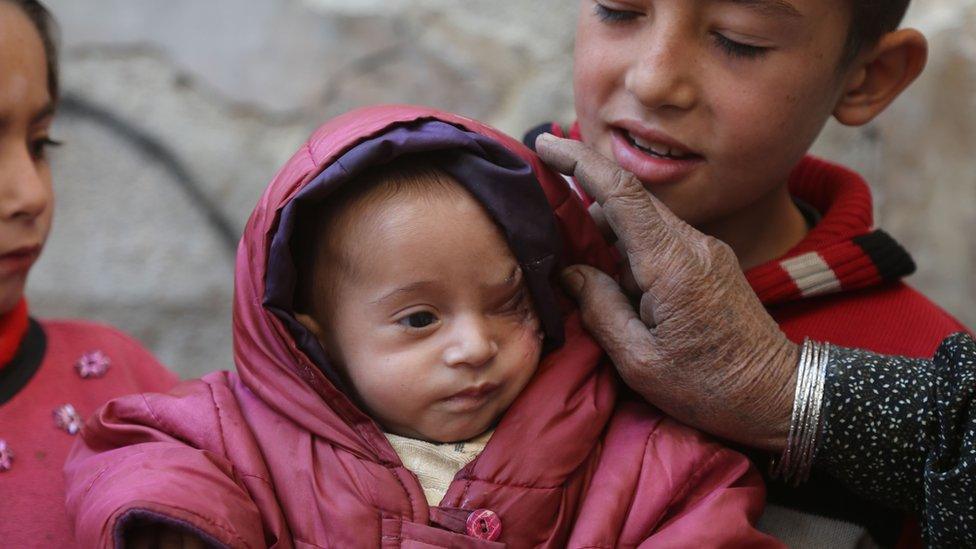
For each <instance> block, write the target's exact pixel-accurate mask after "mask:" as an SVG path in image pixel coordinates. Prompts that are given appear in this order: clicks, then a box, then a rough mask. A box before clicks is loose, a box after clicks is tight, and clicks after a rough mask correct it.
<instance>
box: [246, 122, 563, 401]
mask: <svg viewBox="0 0 976 549" xmlns="http://www.w3.org/2000/svg"><path fill="white" fill-rule="evenodd" d="M430 152H439V154H437V155H436V157H435V158H436V160H435V161H436V163H437V167H438V168H440V169H441V170H443V171H444V172H446V173H447V174H449V175H451V176H452V177H453V178H454V179H455V180H456V181H457V182H458V183H459V184H460V185H461V186H462V187H464V188H465V189H466V190H467V191H468V192H469V193H470V194H471V195H472V196H473V197H474V198H475V199H476V200H477V201H478V202H479V203H480V204H481V205H482V206H483V207H484V208H485V210H486V211H487V212H488V214H489V216H490V217H491V218H492V219H493V220H494V221H495V223H497V224H498V226H499V227H500V228H501V229H502V232H503V233H504V235H505V238H506V240H507V241H508V244H509V247H510V248H511V250H512V253H513V255H514V256H515V259H516V260H517V261H518V262H519V264H520V265H521V267H522V270H523V273H524V275H525V281H526V285H527V287H528V289H529V292H530V293H531V294H532V299H533V301H534V302H535V306H536V310H537V311H538V313H539V319H540V321H541V325H542V329H543V332H544V334H545V336H546V349H552V348H554V347H558V346H560V345H562V343H563V323H562V315H561V313H560V309H559V305H558V302H557V300H556V296H555V293H554V292H553V289H552V284H551V276H552V274H553V270H554V268H555V266H556V265H557V264H558V261H559V256H560V252H561V243H560V237H559V232H558V229H557V227H556V221H555V218H554V217H553V213H552V210H551V209H550V206H549V202H548V201H547V200H546V196H545V193H544V192H543V191H542V189H541V187H540V186H539V183H538V181H537V179H536V177H535V175H534V173H533V172H532V168H531V167H530V166H529V165H528V164H527V163H526V162H525V161H523V160H522V159H521V158H519V157H518V156H517V155H515V153H513V152H511V151H509V150H508V149H507V148H505V147H504V146H503V145H501V144H500V143H498V142H496V141H494V140H493V139H490V138H488V137H485V136H483V135H481V134H478V133H474V132H470V131H467V130H464V129H461V128H458V127H457V126H453V125H451V124H448V123H446V122H442V121H439V120H421V121H414V122H410V123H405V124H398V125H394V126H391V128H390V129H389V130H388V131H386V132H385V133H383V134H382V135H379V136H376V137H372V138H370V139H367V140H365V141H363V142H362V143H360V144H358V145H356V146H354V147H353V148H351V149H350V150H348V151H347V152H345V153H344V154H343V155H342V156H341V157H339V158H338V159H337V160H336V161H334V162H332V163H331V164H330V165H329V166H327V167H326V168H325V169H324V170H323V171H322V173H320V174H319V175H318V176H317V177H315V178H314V179H313V180H312V181H310V182H309V183H308V184H306V185H305V187H304V188H303V189H302V190H300V191H299V192H298V193H297V194H296V195H295V197H294V198H293V199H292V200H291V201H290V202H289V203H288V204H286V205H285V206H284V207H283V208H282V210H281V215H280V218H279V221H278V225H277V228H276V230H275V233H274V237H273V238H272V241H271V249H270V252H269V255H268V266H267V267H268V268H267V271H266V274H265V294H264V302H263V304H264V306H265V307H266V308H267V309H268V310H269V311H271V312H272V313H273V314H274V315H275V316H277V317H278V318H279V319H280V320H281V321H282V322H283V323H284V324H285V326H286V327H287V328H288V330H289V331H290V332H291V334H292V336H293V337H294V338H295V341H296V343H297V344H298V347H299V348H300V349H301V350H302V351H303V352H304V353H305V354H306V355H307V356H308V357H309V358H310V359H311V360H312V361H313V362H314V363H315V364H316V365H317V366H318V367H319V368H320V369H321V370H322V372H323V373H324V374H325V375H326V377H328V379H329V380H330V381H331V382H332V383H333V384H334V385H335V386H336V387H337V388H338V389H339V390H341V391H343V392H346V393H347V394H349V393H348V391H347V390H346V389H347V388H346V387H345V384H344V383H343V381H342V379H341V376H339V375H338V372H337V371H336V370H335V368H334V367H333V366H332V365H331V364H330V363H329V360H328V358H327V356H326V353H325V351H324V349H323V348H322V346H321V345H320V344H319V342H318V340H317V339H316V338H315V337H314V336H313V335H312V334H311V332H309V331H308V330H307V329H305V327H304V326H302V325H301V324H300V323H299V322H298V321H297V320H296V319H295V317H294V314H293V308H294V293H295V283H296V273H295V264H294V261H293V258H292V248H291V236H292V231H293V230H294V227H295V224H296V221H297V219H298V217H299V213H300V212H301V211H303V209H305V208H308V207H309V206H312V205H315V204H317V203H320V202H322V201H324V200H327V199H328V198H329V196H330V195H331V194H332V193H333V192H335V191H336V189H338V188H339V187H341V186H342V185H345V184H347V183H350V182H352V183H354V182H355V177H356V176H357V175H359V174H362V173H364V172H365V171H367V170H369V169H371V168H375V167H376V166H380V165H383V164H387V163H389V162H391V161H393V160H394V159H396V158H399V157H401V156H405V155H410V154H418V153H430Z"/></svg>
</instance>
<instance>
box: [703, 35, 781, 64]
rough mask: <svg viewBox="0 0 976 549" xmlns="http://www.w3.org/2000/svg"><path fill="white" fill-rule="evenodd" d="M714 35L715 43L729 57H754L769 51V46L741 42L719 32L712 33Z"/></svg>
mask: <svg viewBox="0 0 976 549" xmlns="http://www.w3.org/2000/svg"><path fill="white" fill-rule="evenodd" d="M712 36H714V37H715V43H716V45H718V47H719V48H721V49H722V51H724V52H725V53H726V55H728V56H729V57H734V58H737V59H755V58H757V57H761V56H763V55H765V54H766V52H768V51H769V48H763V47H760V46H750V45H749V44H743V43H742V42H736V41H735V40H732V39H731V38H728V37H727V36H725V35H723V34H721V33H717V32H715V33H712Z"/></svg>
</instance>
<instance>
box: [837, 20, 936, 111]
mask: <svg viewBox="0 0 976 549" xmlns="http://www.w3.org/2000/svg"><path fill="white" fill-rule="evenodd" d="M928 51H929V46H928V41H926V40H925V37H924V36H922V33H920V32H918V31H917V30H915V29H900V30H897V31H894V32H889V33H888V34H886V35H884V36H883V37H882V38H881V40H879V41H878V44H877V45H876V46H875V47H874V48H872V49H869V50H866V51H865V52H864V53H862V54H861V55H859V56H858V58H857V59H856V60H855V61H854V62H853V63H852V64H851V68H849V69H848V70H847V76H846V82H845V83H844V93H843V95H842V96H841V97H840V100H839V101H838V102H837V105H836V107H835V108H834V118H836V119H837V121H838V122H840V123H841V124H844V125H847V126H861V125H864V124H867V123H868V122H870V121H871V120H873V119H874V117H876V116H878V115H879V114H881V112H882V111H884V110H885V109H886V108H887V107H888V105H890V104H891V102H892V101H894V100H895V99H896V98H897V97H898V96H899V95H901V92H902V91H904V90H905V88H907V87H908V86H909V85H910V84H911V83H912V82H914V81H915V79H916V78H918V75H920V74H921V73H922V70H923V69H924V68H925V63H926V61H927V60H928Z"/></svg>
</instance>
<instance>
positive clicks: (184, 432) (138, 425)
mask: <svg viewBox="0 0 976 549" xmlns="http://www.w3.org/2000/svg"><path fill="white" fill-rule="evenodd" d="M432 124H433V126H437V127H438V128H440V129H441V130H444V129H445V128H446V129H447V133H446V134H444V133H443V132H442V133H441V134H437V133H436V132H435V134H436V135H434V137H433V138H430V136H431V134H430V132H427V133H426V134H424V131H426V130H424V128H429V127H432V126H431V125H432ZM421 130H424V131H421ZM421 134H424V135H426V136H427V138H428V139H426V141H424V140H423V139H421V141H423V143H420V144H419V145H418V144H417V142H416V141H417V139H418V138H416V135H421ZM448 134H450V135H448ZM445 135H447V137H445ZM396 136H398V137H396ZM493 147H494V149H493ZM432 149H439V150H442V151H450V150H454V149H464V150H466V151H467V152H466V153H465V154H469V155H473V156H474V157H483V158H482V159H485V158H487V159H488V161H489V163H494V164H496V165H497V164H504V165H505V166H506V169H509V168H511V169H513V170H518V169H521V168H524V169H525V170H526V171H525V173H527V174H528V175H531V176H533V178H534V179H536V178H537V179H538V181H539V183H541V187H542V190H543V191H544V193H545V199H546V200H547V201H548V204H549V206H550V207H551V211H552V212H554V218H555V219H554V224H553V225H552V227H551V229H552V230H553V232H554V234H556V235H557V237H559V238H560V239H561V240H562V246H563V250H562V251H561V258H560V261H559V262H558V264H557V263H554V262H553V260H552V257H551V256H549V255H545V254H542V255H538V254H537V255H538V257H536V258H535V259H531V258H532V257H533V256H532V254H533V253H537V252H539V250H538V249H535V250H533V249H531V248H532V247H533V246H534V245H536V244H538V243H539V242H544V241H545V240H546V238H547V235H545V234H533V235H528V236H526V235H519V234H515V233H518V232H519V231H528V230H531V229H530V228H529V227H531V226H529V225H527V226H526V227H522V228H520V227H519V225H518V223H515V224H514V225H510V226H507V227H505V230H506V231H507V232H508V237H509V240H510V244H512V245H513V252H515V254H516V257H517V258H518V259H519V260H520V263H522V265H523V268H528V269H530V270H531V269H532V268H533V267H534V266H537V265H538V264H545V268H543V269H541V270H539V272H542V273H551V272H553V270H554V269H555V268H558V266H559V265H561V264H566V263H589V264H592V265H596V266H598V267H601V268H604V269H606V270H612V269H613V268H614V257H615V256H614V254H613V251H612V250H611V249H610V248H608V247H607V246H606V245H605V244H604V243H603V241H602V239H601V238H600V236H599V233H598V231H597V229H596V227H595V225H594V224H593V222H592V221H591V220H590V219H589V217H588V216H587V214H586V211H585V209H584V208H583V206H582V204H581V203H580V202H579V201H578V200H577V198H576V197H575V195H574V194H573V193H572V191H570V190H569V188H568V187H567V186H566V184H565V182H564V180H563V179H562V178H561V177H560V176H559V175H557V174H555V173H553V172H551V171H550V170H548V169H547V168H546V167H545V166H544V165H543V164H542V163H541V162H540V161H539V160H538V158H537V157H536V156H535V155H534V154H533V153H531V152H530V151H529V150H528V149H527V148H525V147H523V146H522V145H521V144H520V143H518V142H517V141H515V140H512V139H510V138H509V137H507V136H505V135H503V134H501V133H499V132H497V131H496V130H493V129H491V128H488V127H486V126H484V125H482V124H480V123H478V122H475V121H473V120H470V119H467V118H463V117H460V116H455V115H450V114H445V113H441V112H437V111H433V110H430V109H426V108H418V107H406V106H387V107H373V108H367V109H362V110H359V111H355V112H352V113H349V114H346V115H344V116H341V117H339V118H337V119H335V120H333V121H331V122H329V123H327V124H326V125H325V126H323V127H322V128H320V129H319V130H318V131H317V132H316V133H315V134H314V135H313V136H312V137H311V139H309V141H308V142H307V143H306V144H305V145H303V146H302V148H301V149H300V150H299V151H298V152H297V153H296V154H295V155H294V157H292V159H291V160H290V161H289V162H288V163H287V164H286V165H285V166H284V168H282V170H281V171H280V172H279V173H278V174H277V176H276V177H275V179H274V180H273V181H272V183H271V184H270V186H269V187H268V189H267V191H266V192H265V194H264V196H263V197H262V198H261V200H260V201H259V203H258V205H257V207H256V208H255V210H254V213H253V214H252V216H251V218H250V220H249V222H248V225H247V228H246V230H245V233H244V237H243V239H242V241H241V244H240V248H239V251H238V258H237V275H236V291H235V307H234V336H235V339H234V354H235V357H236V364H237V373H236V374H235V373H231V372H217V373H213V374H210V375H208V376H206V377H204V378H202V379H200V380H196V381H189V382H185V383H183V384H182V385H180V386H178V387H177V389H175V390H174V391H173V392H171V393H169V394H165V395H162V394H144V395H136V396H131V397H124V398H120V399H117V400H115V401H112V402H110V403H109V404H107V405H106V406H105V407H103V408H102V409H101V410H100V412H99V413H98V414H97V415H96V416H94V417H93V418H92V420H91V421H90V422H89V423H88V425H87V426H86V428H85V431H84V434H83V437H82V439H81V440H80V441H79V442H78V443H77V445H76V446H75V448H74V450H73V453H72V455H71V457H70V458H69V460H68V463H67V465H66V474H67V480H68V512H69V515H70V516H71V519H72V520H73V524H74V528H75V533H76V536H77V538H78V541H79V542H80V544H81V545H82V546H85V547H108V546H112V545H113V544H118V543H119V542H120V541H121V540H122V537H123V536H124V532H125V528H126V527H127V526H128V525H129V524H133V523H137V522H139V521H143V520H150V521H159V522H165V523H169V524H172V525H177V526H179V527H182V528H186V529H189V530H191V531H193V532H195V533H197V534H198V535H200V536H201V537H203V538H204V539H205V540H207V541H209V542H210V543H212V544H214V545H217V546H220V545H226V546H231V547H263V546H271V547H343V548H347V547H459V548H464V547H471V548H474V547H484V548H489V547H577V548H582V547H633V546H657V547H742V546H750V547H752V546H767V545H768V546H777V545H778V544H777V543H776V542H775V541H774V540H771V539H770V538H768V537H766V536H764V535H763V534H761V533H759V532H757V531H756V530H755V529H754V528H753V526H752V524H753V523H754V521H755V519H756V518H757V517H758V515H759V512H760V511H761V509H762V504H763V498H764V489H763V486H762V483H761V481H760V478H759V475H758V474H757V473H756V471H755V470H754V469H752V468H751V467H750V464H749V462H748V461H747V460H746V459H745V458H744V457H743V456H741V455H739V454H737V453H735V452H733V451H731V450H729V449H726V448H724V447H722V446H720V445H719V444H716V443H714V442H711V441H709V440H708V439H706V438H705V437H704V436H703V435H701V434H699V433H697V432H695V431H693V430H691V429H688V428H686V427H684V426H682V425H680V424H678V423H676V422H674V421H673V420H671V419H669V418H666V417H664V416H662V415H661V414H660V413H659V412H657V411H655V410H654V409H652V408H650V407H648V406H647V405H645V404H642V403H639V402H634V401H629V400H625V399H619V400H618V398H617V394H616V393H617V382H616V380H615V378H614V374H613V371H612V368H611V367H610V366H609V364H608V363H607V362H606V360H605V358H604V356H603V354H602V353H601V350H600V349H599V348H598V347H597V346H596V344H595V343H594V342H593V341H592V340H591V339H590V338H589V337H588V336H587V335H586V334H585V332H584V331H583V330H582V328H581V325H580V322H579V318H578V315H577V314H576V313H575V312H574V311H573V310H572V308H573V305H572V303H571V302H570V301H569V300H568V299H566V298H565V297H562V296H560V295H557V294H556V293H555V292H554V291H553V290H552V287H551V286H547V289H542V288H541V287H540V286H538V282H539V276H538V275H537V276H536V278H535V281H536V286H533V283H532V280H531V278H532V277H531V276H529V277H527V278H529V279H530V281H529V284H530V290H531V291H532V292H533V297H534V299H535V300H536V301H537V302H538V301H539V300H540V298H541V300H542V301H543V304H544V305H545V304H546V303H545V302H546V300H547V299H548V304H549V305H550V309H552V306H555V307H556V310H557V311H559V312H560V313H561V314H559V315H557V316H556V317H552V315H550V316H549V317H547V316H546V315H545V313H544V312H543V313H540V314H541V316H542V320H543V328H544V331H545V332H546V335H547V337H548V340H549V342H550V343H558V342H559V341H560V340H564V342H565V343H564V344H563V345H562V346H561V347H559V348H558V349H556V350H553V351H551V352H549V353H548V354H547V355H546V356H545V358H544V359H543V361H542V363H541V364H540V367H539V370H538V372H537V374H536V375H535V377H534V378H533V380H532V381H531V382H530V384H529V385H528V387H527V388H526V389H525V390H524V392H523V393H522V394H521V395H520V396H519V398H518V399H517V400H516V402H515V403H514V404H513V405H512V407H511V408H510V409H509V411H508V412H507V413H506V414H505V416H504V418H503V419H502V420H501V422H500V423H499V425H498V427H497V429H496V431H495V433H494V435H493V436H492V437H491V439H490V441H489V443H488V445H487V447H486V448H485V450H484V452H483V453H482V454H481V455H480V456H479V457H478V458H477V459H475V460H474V461H473V462H472V463H471V464H469V465H468V466H467V467H465V468H464V469H462V470H461V471H460V472H459V473H458V474H457V476H456V478H455V480H454V482H453V483H452V484H451V486H450V489H449V490H448V492H447V494H446V496H445V497H444V500H443V501H442V502H441V505H440V506H438V507H430V506H428V504H427V502H426V500H425V498H424V494H423V491H422V489H421V486H420V484H419V482H418V481H417V479H416V477H415V476H414V475H413V474H412V473H411V472H410V471H409V470H407V469H406V468H404V466H403V465H402V464H401V462H400V459H399V457H398V456H397V454H396V453H395V452H394V450H393V448H392V447H391V446H390V444H389V443H388V442H387V440H386V438H385V437H384V435H383V433H382V431H381V429H380V427H379V426H378V425H377V424H376V423H375V422H374V421H373V420H372V419H370V418H369V417H368V416H367V415H365V414H364V413H363V412H362V411H361V410H360V409H359V408H357V407H356V405H355V404H354V403H353V401H352V400H350V399H349V398H348V397H347V396H346V394H345V393H344V392H343V391H342V390H341V387H340V386H339V385H340V383H341V382H339V381H338V380H337V378H336V376H335V375H334V372H332V370H331V368H330V367H329V365H328V364H327V362H326V361H325V359H324V357H323V355H322V350H321V348H320V347H317V343H316V342H314V341H311V340H310V336H309V334H307V333H302V331H301V329H300V328H299V327H298V326H300V325H298V324H297V323H296V322H295V321H294V319H293V317H292V316H291V314H290V311H288V310H287V309H288V305H289V304H290V302H291V294H292V293H293V288H294V266H293V263H291V262H290V252H289V251H288V249H287V248H288V247H287V237H288V236H289V235H288V232H289V231H291V230H292V228H293V226H294V216H293V215H291V214H289V213H288V211H289V208H288V205H289V204H290V203H291V202H292V201H293V200H296V197H299V198H298V200H302V199H306V198H308V197H309V195H310V192H306V193H305V194H304V195H303V194H302V193H303V191H306V190H308V189H312V188H313V187H314V186H317V188H322V181H324V180H331V181H332V182H333V183H335V182H336V181H342V180H348V179H352V177H351V176H353V175H355V173H357V171H361V169H362V166H364V165H368V164H370V163H373V164H374V165H375V163H377V162H385V161H388V160H389V159H391V158H394V157H396V156H397V155H399V154H406V153H409V152H415V151H420V150H432ZM364 151H366V152H365V153H364ZM448 154H449V153H448ZM357 155H358V156H357ZM505 155H508V156H507V157H506V156H505ZM503 157H504V158H503ZM513 159H514V160H513ZM513 162H514V163H517V164H521V168H520V167H519V166H513V165H512V164H513ZM496 167H497V166H496ZM463 173H465V174H466V173H468V172H463ZM472 177H474V176H472ZM485 181H486V183H485V185H488V188H489V190H488V191H487V192H488V193H489V194H490V193H491V190H490V186H491V185H492V184H493V183H492V182H491V181H492V180H491V179H490V178H489V179H485ZM483 190H484V189H483ZM525 192H526V191H524V190H523V193H525ZM533 192H537V191H536V190H535V188H534V187H533V189H531V192H528V194H532V193H533ZM315 193H320V194H318V195H316V197H317V199H319V200H321V199H322V196H325V195H326V194H327V193H326V192H325V191H321V190H318V191H315ZM321 193H325V194H321ZM313 194H314V193H313ZM539 196H540V197H541V193H540V194H539ZM302 197H304V198H302ZM316 197H313V198H316ZM478 198H479V199H481V198H482V197H478ZM546 200H541V199H540V201H541V203H542V204H543V207H545V203H546ZM483 202H484V200H483ZM525 202H531V200H528V199H526V200H525ZM509 206H511V207H513V208H515V209H516V210H517V209H518V208H520V207H521V205H520V204H509ZM488 209H489V210H490V209H491V208H488ZM492 213H493V215H494V216H495V217H496V221H499V216H503V215H506V214H505V211H495V212H492ZM545 215H547V216H548V215H549V214H548V212H545ZM500 224H502V225H504V224H505V223H501V222H500ZM535 225H539V223H535ZM544 232H545V231H543V233H544ZM283 235H284V236H283ZM276 237H277V239H276ZM513 240H519V241H520V242H522V244H521V246H522V248H521V251H520V249H519V248H518V246H516V245H515V244H513ZM282 241H284V242H285V243H284V244H282ZM525 242H528V244H526V243H525ZM533 243H534V244H533ZM536 247H537V248H538V246H536ZM543 247H544V246H543ZM526 249H528V251H526ZM542 251H543V252H544V251H545V250H542ZM526 254H528V255H526ZM526 258H529V259H526ZM543 282H548V281H546V280H543ZM545 292H548V294H546V295H545V296H543V295H542V294H543V293H545ZM540 296H541V297H540ZM554 321H555V322H556V323H558V324H556V323H554ZM485 510H487V511H490V512H489V513H485ZM486 516H487V517H489V519H490V521H489V522H490V524H491V525H493V526H500V529H496V530H494V531H493V533H492V532H489V533H486V532H484V531H483V529H482V528H480V526H484V525H485V524H486V523H485V522H484V521H482V522H478V521H476V520H472V519H473V518H477V517H482V518H484V517H486ZM479 525H480V526H479Z"/></svg>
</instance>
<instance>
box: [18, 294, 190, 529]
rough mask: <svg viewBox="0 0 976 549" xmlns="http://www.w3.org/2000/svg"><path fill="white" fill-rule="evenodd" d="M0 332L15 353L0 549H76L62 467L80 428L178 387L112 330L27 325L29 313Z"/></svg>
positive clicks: (142, 352)
mask: <svg viewBox="0 0 976 549" xmlns="http://www.w3.org/2000/svg"><path fill="white" fill-rule="evenodd" d="M19 326H23V327H24V328H25V329H24V330H19V328H18V327H19ZM0 327H3V328H4V329H5V331H4V333H2V334H0V344H4V345H5V343H4V342H6V340H7V339H11V338H13V342H12V345H13V348H14V349H15V352H14V353H12V357H8V360H7V361H5V363H4V364H3V367H2V368H0V397H2V398H0V546H2V547H73V546H74V545H75V544H74V541H73V540H74V537H73V536H72V533H71V528H70V526H69V524H68V518H67V515H66V514H65V510H64V498H65V494H64V478H63V474H62V467H63V466H64V460H65V458H66V457H67V455H68V450H69V449H70V448H71V445H72V444H73V443H74V441H75V439H76V435H77V433H78V430H79V429H80V428H81V423H82V421H83V420H84V419H85V418H86V417H87V415H88V414H91V413H92V412H94V411H95V410H96V409H97V408H98V407H99V406H101V405H102V404H104V403H105V402H107V401H108V400H110V399H113V398H115V397H118V396H122V395H126V394H129V393H137V392H162V391H166V390H168V389H169V388H171V387H172V386H173V385H174V384H175V383H176V381H177V379H176V376H175V375H173V374H172V373H171V372H169V371H168V370H166V369H165V368H164V367H163V366H161V365H160V364H159V363H158V362H157V361H156V359H155V358H153V356H152V355H150V354H149V352H148V351H146V350H145V349H143V348H142V346H140V345H139V344H138V343H136V342H135V341H134V340H133V339H132V338H130V337H128V336H126V335H124V334H122V333H121V332H119V331H117V330H115V329H113V328H109V327H107V326H101V325H96V324H91V323H86V322H74V321H42V322H36V321H33V320H31V321H29V323H28V319H27V308H26V305H24V306H19V307H17V308H16V309H14V310H13V311H11V312H10V313H8V314H7V315H4V316H3V317H0ZM18 330H19V334H20V335H19V336H18V335H17V333H18ZM8 336H10V337H8ZM15 336H16V337H15ZM0 351H2V349H0ZM66 405H70V407H67V406H66Z"/></svg>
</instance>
